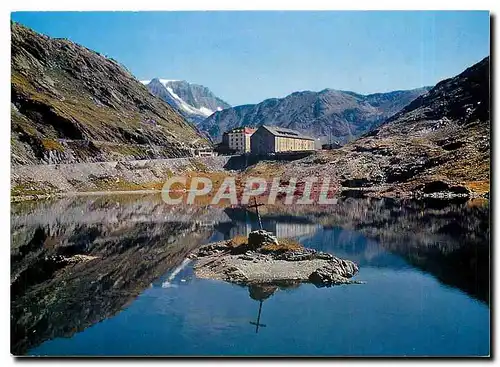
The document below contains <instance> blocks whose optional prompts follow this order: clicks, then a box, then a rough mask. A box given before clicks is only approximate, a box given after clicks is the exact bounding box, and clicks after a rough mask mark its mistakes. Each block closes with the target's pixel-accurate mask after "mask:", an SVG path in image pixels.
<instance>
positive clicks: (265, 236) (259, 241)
mask: <svg viewBox="0 0 500 367" xmlns="http://www.w3.org/2000/svg"><path fill="white" fill-rule="evenodd" d="M265 245H278V239H277V238H276V236H274V235H273V234H272V233H270V232H267V231H264V230H262V229H261V230H258V231H252V232H250V233H249V234H248V249H249V250H252V251H255V250H257V249H259V248H261V247H262V246H265Z"/></svg>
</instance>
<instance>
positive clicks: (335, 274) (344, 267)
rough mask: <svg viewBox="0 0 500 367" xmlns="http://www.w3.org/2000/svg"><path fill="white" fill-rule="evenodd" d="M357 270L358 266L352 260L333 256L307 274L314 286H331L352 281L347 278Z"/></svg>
mask: <svg viewBox="0 0 500 367" xmlns="http://www.w3.org/2000/svg"><path fill="white" fill-rule="evenodd" d="M357 272H358V267H357V265H356V264H354V263H353V262H352V261H348V260H342V259H338V258H334V259H333V260H331V262H329V263H328V264H326V265H325V266H322V267H321V268H318V269H316V270H315V271H313V272H312V273H311V275H309V281H310V282H311V283H313V284H315V285H316V286H320V287H321V286H332V285H339V284H348V283H352V281H351V280H349V279H347V278H350V277H352V276H353V275H354V274H356V273H357Z"/></svg>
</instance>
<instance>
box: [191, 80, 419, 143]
mask: <svg viewBox="0 0 500 367" xmlns="http://www.w3.org/2000/svg"><path fill="white" fill-rule="evenodd" d="M428 90H429V88H428V87H425V88H419V89H414V90H405V91H394V92H389V93H376V94H370V95H361V94H357V93H353V92H345V91H338V90H334V89H324V90H322V91H320V92H311V91H304V92H295V93H292V94H290V95H288V96H286V97H285V98H272V99H266V100H265V101H263V102H261V103H259V104H255V105H242V106H236V107H233V108H230V109H225V110H222V111H218V112H215V113H214V114H213V115H211V116H210V117H208V118H207V119H206V120H205V121H203V122H202V123H200V124H199V125H198V127H199V128H200V129H201V130H203V131H206V132H207V133H208V134H209V135H210V136H211V137H212V138H213V139H214V140H216V141H217V140H220V139H221V137H222V133H223V132H224V131H226V130H228V129H231V128H233V127H238V126H260V125H263V124H265V125H270V126H281V127H287V128H291V129H296V130H299V131H301V132H303V133H305V134H307V135H310V136H314V137H317V138H322V140H323V141H328V140H329V139H330V136H331V138H332V139H334V140H340V141H341V142H346V141H349V140H352V139H353V138H355V137H358V136H360V135H362V134H363V133H366V132H367V131H369V130H370V129H372V128H374V127H377V126H378V124H380V123H381V122H383V121H384V120H385V119H387V118H388V117H390V116H392V115H393V114H395V113H396V112H398V111H399V110H400V109H401V108H403V107H404V106H406V105H407V104H408V103H410V102H411V101H413V100H414V99H415V98H417V97H418V96H420V95H422V94H424V93H426V92H427V91H428Z"/></svg>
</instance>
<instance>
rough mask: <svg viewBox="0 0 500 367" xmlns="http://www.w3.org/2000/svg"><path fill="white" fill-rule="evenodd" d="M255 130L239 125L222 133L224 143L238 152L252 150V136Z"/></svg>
mask: <svg viewBox="0 0 500 367" xmlns="http://www.w3.org/2000/svg"><path fill="white" fill-rule="evenodd" d="M254 132H255V129H253V128H251V127H237V128H234V129H232V130H229V131H226V132H224V134H223V135H222V145H224V146H226V147H228V148H229V149H231V150H234V151H236V152H237V153H249V152H250V137H251V136H252V134H253V133H254Z"/></svg>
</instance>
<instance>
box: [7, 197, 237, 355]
mask: <svg viewBox="0 0 500 367" xmlns="http://www.w3.org/2000/svg"><path fill="white" fill-rule="evenodd" d="M124 199H125V198H120V199H116V200H114V199H111V198H100V199H91V200H89V199H88V198H87V199H72V200H70V199H66V200H61V201H57V202H54V203H50V202H43V203H36V204H27V203H23V204H21V205H13V209H12V219H11V226H12V247H11V263H12V265H11V266H12V267H11V294H12V302H11V337H12V352H13V353H15V354H19V353H24V352H25V351H26V350H27V349H28V348H30V347H33V346H36V345H38V344H39V343H41V342H42V341H44V340H46V339H50V338H54V337H60V336H70V335H72V334H73V333H74V332H76V331H80V330H83V329H85V328H86V327H88V326H90V325H92V324H94V323H96V322H99V321H101V320H102V319H103V318H106V317H110V316H112V315H113V314H115V313H116V312H117V311H119V310H121V309H122V308H123V307H124V306H125V305H126V304H127V303H129V302H131V301H132V300H133V299H134V298H135V297H136V296H137V295H138V294H139V293H140V292H142V291H143V290H144V289H145V288H146V287H148V286H149V285H150V284H151V282H152V281H153V280H154V279H156V278H157V277H159V276H160V275H162V274H164V273H165V272H166V271H168V270H169V269H170V268H172V267H175V266H176V265H178V264H179V263H181V262H182V260H183V259H184V258H185V256H186V255H187V254H188V253H189V252H191V251H192V250H193V249H194V248H195V247H197V246H198V245H199V244H200V243H203V242H205V241H206V240H207V239H208V238H209V237H210V235H211V233H212V228H210V227H207V226H206V220H207V218H211V221H212V220H216V219H217V218H218V217H219V218H222V219H225V220H228V218H227V216H225V214H224V212H223V210H222V209H219V210H218V211H217V210H212V211H211V214H210V216H207V211H206V210H204V209H203V208H197V207H194V206H191V207H188V208H184V209H185V210H182V209H180V208H175V209H174V208H172V207H168V206H165V205H162V202H161V201H160V200H158V199H156V200H155V199H154V198H152V197H149V198H139V197H134V198H132V199H130V198H129V199H128V201H124ZM185 217H189V218H191V220H184V221H182V218H185ZM148 218H149V219H150V221H148V220H147V219H148ZM177 220H180V221H177ZM74 255H86V256H91V257H95V258H91V257H89V258H86V261H80V262H76V263H69V262H68V261H65V260H64V259H67V258H70V259H71V258H78V257H75V256H74Z"/></svg>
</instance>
